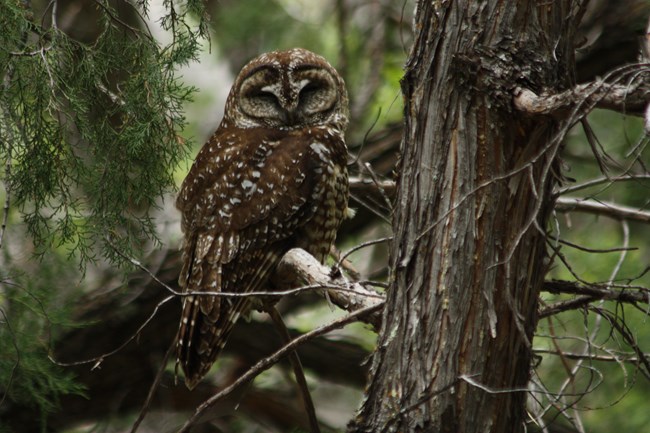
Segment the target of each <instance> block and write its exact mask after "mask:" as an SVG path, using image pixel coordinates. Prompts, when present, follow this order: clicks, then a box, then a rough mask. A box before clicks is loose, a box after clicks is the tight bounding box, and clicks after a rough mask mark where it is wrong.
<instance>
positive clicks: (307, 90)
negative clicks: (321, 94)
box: [300, 81, 323, 99]
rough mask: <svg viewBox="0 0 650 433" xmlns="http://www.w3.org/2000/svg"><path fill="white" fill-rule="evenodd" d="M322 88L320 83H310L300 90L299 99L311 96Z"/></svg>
mask: <svg viewBox="0 0 650 433" xmlns="http://www.w3.org/2000/svg"><path fill="white" fill-rule="evenodd" d="M322 88H323V86H322V85H321V84H320V83H316V82H314V81H312V82H310V83H309V84H307V85H306V86H305V87H303V88H302V89H301V90H300V99H302V98H304V97H306V96H311V95H313V94H314V93H316V92H318V91H319V90H321V89H322Z"/></svg>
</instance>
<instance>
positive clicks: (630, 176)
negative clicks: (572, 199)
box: [557, 174, 650, 195]
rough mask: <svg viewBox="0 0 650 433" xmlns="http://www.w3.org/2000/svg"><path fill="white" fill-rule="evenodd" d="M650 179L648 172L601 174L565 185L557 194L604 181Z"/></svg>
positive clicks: (578, 189) (574, 190)
mask: <svg viewBox="0 0 650 433" xmlns="http://www.w3.org/2000/svg"><path fill="white" fill-rule="evenodd" d="M647 179H650V174H626V175H622V176H610V177H607V176H602V177H599V178H596V179H591V180H588V181H586V182H583V183H579V184H577V185H571V186H567V187H565V188H562V189H560V190H559V191H557V194H558V195H564V194H570V193H572V192H576V191H580V190H582V189H586V188H591V187H593V186H598V185H602V184H606V183H609V184H611V183H614V182H624V181H637V182H638V181H639V180H647Z"/></svg>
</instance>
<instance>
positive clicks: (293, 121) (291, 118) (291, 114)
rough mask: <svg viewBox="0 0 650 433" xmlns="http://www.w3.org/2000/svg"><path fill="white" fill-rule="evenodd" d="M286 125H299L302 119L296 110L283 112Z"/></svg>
mask: <svg viewBox="0 0 650 433" xmlns="http://www.w3.org/2000/svg"><path fill="white" fill-rule="evenodd" d="M283 114H284V123H285V124H287V125H290V126H293V125H297V124H298V122H300V121H301V120H302V119H301V117H300V113H299V112H298V110H297V109H296V108H290V109H286V110H283Z"/></svg>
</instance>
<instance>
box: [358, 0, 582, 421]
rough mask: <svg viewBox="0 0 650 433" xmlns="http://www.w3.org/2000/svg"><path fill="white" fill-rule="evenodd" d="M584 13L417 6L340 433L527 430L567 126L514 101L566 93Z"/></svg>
mask: <svg viewBox="0 0 650 433" xmlns="http://www.w3.org/2000/svg"><path fill="white" fill-rule="evenodd" d="M584 3H585V2H584V1H575V0H559V1H553V2H538V1H531V0H529V1H526V0H518V1H513V2H493V1H489V2H486V1H471V0H456V1H442V0H441V1H420V2H418V6H417V10H416V18H415V42H414V46H413V48H412V51H411V53H410V57H409V60H408V63H407V65H406V74H405V76H404V78H403V81H402V87H403V93H404V98H405V116H406V120H405V121H406V124H405V135H404V138H403V141H402V146H401V147H402V148H401V152H402V160H401V161H402V162H401V176H400V179H399V181H398V185H397V189H398V191H397V198H396V204H395V214H394V219H393V229H394V240H393V243H392V245H391V248H392V250H391V261H390V265H391V270H392V274H391V287H390V289H389V290H388V298H387V302H386V306H385V309H384V316H383V317H384V318H383V322H382V328H381V331H380V336H379V341H378V347H377V350H376V352H375V354H374V357H373V359H372V368H371V374H370V378H369V380H370V383H369V385H368V387H367V390H366V395H365V400H364V402H363V404H362V407H361V409H360V411H359V414H358V416H357V418H356V419H355V420H354V421H353V422H352V423H351V424H350V426H349V430H348V431H349V432H373V433H377V432H454V433H457V432H464V433H469V432H477V433H478V432H480V433H485V432H496V433H501V432H504V433H505V432H508V433H510V432H521V431H523V428H524V421H525V417H524V415H525V403H526V397H527V395H526V393H525V392H523V391H522V390H523V389H525V388H526V386H527V384H528V380H529V378H530V363H531V343H530V341H531V338H532V335H533V330H534V329H535V326H536V323H537V313H536V311H537V298H538V294H539V291H540V288H541V287H542V284H543V276H544V273H545V271H546V266H547V264H546V252H545V247H544V233H543V232H544V229H545V227H546V222H547V218H548V214H549V210H550V209H551V208H552V205H553V200H552V197H551V190H552V187H553V185H554V184H555V183H556V181H557V176H556V173H555V171H554V169H555V162H556V156H557V152H558V150H559V146H560V142H561V138H562V136H563V134H564V133H565V132H566V130H567V125H566V124H563V121H562V120H557V119H556V120H554V119H552V118H550V116H546V117H537V118H535V119H531V117H530V116H525V115H523V114H520V113H519V112H518V111H517V110H515V109H513V106H512V94H513V92H514V90H515V88H517V87H525V88H529V89H533V90H534V91H536V92H540V91H541V90H542V89H548V90H552V91H553V92H562V91H564V90H566V89H568V88H572V87H573V85H574V84H575V83H574V82H573V75H574V74H573V71H574V59H573V38H574V32H575V28H576V26H577V23H578V21H579V18H580V16H581V13H582V6H583V4H584ZM465 379H467V380H465ZM508 390H512V391H511V392H508Z"/></svg>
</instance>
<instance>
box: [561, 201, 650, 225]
mask: <svg viewBox="0 0 650 433" xmlns="http://www.w3.org/2000/svg"><path fill="white" fill-rule="evenodd" d="M555 210H556V211H558V212H587V213H592V214H596V215H603V216H607V217H610V218H614V219H619V220H631V221H638V222H644V223H648V222H650V212H649V211H644V210H640V209H637V208H633V207H629V206H623V205H620V204H616V203H611V202H603V201H596V200H592V199H579V198H572V197H559V198H558V199H557V201H556V202H555Z"/></svg>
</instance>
